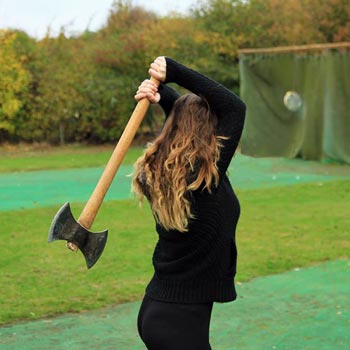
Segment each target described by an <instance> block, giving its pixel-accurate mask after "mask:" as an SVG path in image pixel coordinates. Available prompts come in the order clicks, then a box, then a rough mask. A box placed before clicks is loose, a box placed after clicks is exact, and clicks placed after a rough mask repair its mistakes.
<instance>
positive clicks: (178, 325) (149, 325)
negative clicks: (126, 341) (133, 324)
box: [137, 296, 213, 350]
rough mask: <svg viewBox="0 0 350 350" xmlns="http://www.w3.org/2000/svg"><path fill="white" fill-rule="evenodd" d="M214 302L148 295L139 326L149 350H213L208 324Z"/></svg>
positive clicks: (139, 319) (141, 335) (142, 307)
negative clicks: (186, 301)
mask: <svg viewBox="0 0 350 350" xmlns="http://www.w3.org/2000/svg"><path fill="white" fill-rule="evenodd" d="M212 308H213V303H203V304H178V303H167V302H161V301H156V300H153V299H150V298H149V297H147V296H145V297H144V299H143V302H142V304H141V308H140V312H139V315H138V320H137V326H138V331H139V334H140V337H141V339H142V340H143V342H144V343H145V345H146V346H147V349H148V350H211V347H210V344H209V323H210V317H211V311H212Z"/></svg>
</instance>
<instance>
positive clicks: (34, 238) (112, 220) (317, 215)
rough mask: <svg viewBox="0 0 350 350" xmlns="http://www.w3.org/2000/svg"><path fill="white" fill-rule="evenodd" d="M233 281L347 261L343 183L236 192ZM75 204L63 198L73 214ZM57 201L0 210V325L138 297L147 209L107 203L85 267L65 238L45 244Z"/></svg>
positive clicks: (149, 245)
mask: <svg viewBox="0 0 350 350" xmlns="http://www.w3.org/2000/svg"><path fill="white" fill-rule="evenodd" d="M237 195H238V197H239V199H240V202H241V207H242V213H241V218H240V221H239V224H238V227H237V245H238V250H239V258H238V261H239V263H238V275H237V282H243V281H247V280H250V279H252V278H254V277H256V276H262V275H268V274H274V273H278V272H282V271H285V270H288V269H292V268H294V267H304V266H309V265H312V264H314V263H316V262H320V261H325V260H331V259H336V258H339V257H349V251H350V240H349V235H350V220H349V213H350V201H349V198H350V181H349V180H344V181H329V182H324V183H305V184H299V185H293V186H284V187H275V188H270V189H258V190H241V191H237ZM82 206H83V205H82V204H75V203H73V204H72V209H73V213H74V215H75V216H76V217H77V216H78V214H79V213H80V211H81V209H82ZM56 212H57V207H56V206H55V207H50V208H41V209H30V210H22V211H8V212H0V222H1V239H2V243H1V245H0V270H1V274H0V286H1V293H0V305H1V307H0V324H6V323H11V322H15V321H18V320H21V319H36V318H40V317H43V316H49V315H55V314H58V313H65V312H79V311H82V310H88V309H96V308H100V307H102V306H108V305H114V304H117V303H121V302H125V301H132V300H137V299H140V298H141V296H142V295H143V292H144V288H145V286H146V283H147V281H148V280H149V279H150V277H151V275H152V265H151V256H152V252H153V248H154V245H155V243H156V239H157V237H156V234H155V232H154V222H153V218H152V215H151V213H150V211H149V209H148V207H147V206H145V207H144V208H139V207H138V204H137V203H136V201H133V200H120V201H107V202H105V203H104V204H103V206H102V207H101V210H100V212H99V215H98V217H97V219H96V221H95V223H94V227H93V228H92V230H94V231H99V230H103V229H106V228H108V229H109V238H108V242H107V246H106V248H105V251H104V253H103V255H102V257H101V258H100V260H99V261H98V262H97V264H96V265H95V266H94V267H93V268H92V269H91V270H87V269H86V266H85V262H84V259H83V257H82V255H81V253H72V252H70V251H68V250H67V249H66V248H65V242H63V241H57V242H54V243H51V244H48V243H47V231H48V229H49V226H50V223H51V220H52V218H53V216H54V215H55V214H56Z"/></svg>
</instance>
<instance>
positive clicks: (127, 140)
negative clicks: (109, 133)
mask: <svg viewBox="0 0 350 350" xmlns="http://www.w3.org/2000/svg"><path fill="white" fill-rule="evenodd" d="M151 80H152V81H153V82H155V83H156V84H157V86H158V85H159V82H158V81H157V80H155V79H153V78H151ZM149 104H150V102H149V100H148V99H147V98H144V99H142V100H140V101H139V102H138V103H137V105H136V107H135V109H134V111H133V113H132V115H131V117H130V119H129V121H128V124H127V125H126V127H125V129H124V131H123V133H122V135H121V137H120V139H119V141H118V144H117V146H116V147H115V149H114V151H113V153H112V155H111V157H110V159H109V161H108V163H107V165H106V167H105V169H104V171H103V173H102V175H101V177H100V179H99V181H98V183H97V185H96V187H95V189H94V191H93V193H92V195H91V196H90V198H89V200H88V201H87V203H86V205H85V207H84V209H83V211H82V212H81V214H80V217H79V219H78V222H79V223H80V224H81V225H82V226H83V227H85V228H86V229H90V227H91V226H92V224H93V222H94V220H95V217H96V215H97V212H98V210H99V208H100V206H101V204H102V202H103V199H104V197H105V195H106V193H107V191H108V189H109V187H110V185H111V183H112V181H113V179H114V177H115V174H116V173H117V171H118V169H119V166H120V164H121V163H122V161H123V159H124V156H125V154H126V152H127V150H128V149H129V147H130V145H131V143H132V141H133V139H134V137H135V134H136V132H137V130H138V128H139V126H140V124H141V122H142V120H143V118H144V116H145V114H146V112H147V109H148V107H149Z"/></svg>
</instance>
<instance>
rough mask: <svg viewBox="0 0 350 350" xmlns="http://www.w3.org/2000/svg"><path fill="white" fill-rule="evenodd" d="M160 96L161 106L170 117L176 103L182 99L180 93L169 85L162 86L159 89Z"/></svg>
mask: <svg viewBox="0 0 350 350" xmlns="http://www.w3.org/2000/svg"><path fill="white" fill-rule="evenodd" d="M158 92H159V94H160V101H159V105H160V106H161V107H162V108H163V110H164V113H165V116H166V117H168V116H169V114H170V112H171V109H172V108H173V105H174V102H175V101H176V100H177V99H178V98H179V97H180V95H179V93H178V92H177V91H176V90H174V89H173V88H171V87H170V86H168V85H165V84H160V85H159V88H158Z"/></svg>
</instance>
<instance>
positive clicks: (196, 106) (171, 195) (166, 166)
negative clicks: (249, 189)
mask: <svg viewBox="0 0 350 350" xmlns="http://www.w3.org/2000/svg"><path fill="white" fill-rule="evenodd" d="M216 125H217V117H216V116H215V114H214V113H212V112H211V111H210V108H209V105H208V104H207V102H206V101H205V100H204V99H203V98H201V97H199V96H197V95H195V94H192V93H189V94H185V95H183V96H181V97H180V98H178V99H177V100H176V102H175V103H174V106H173V109H172V111H171V113H170V115H169V117H168V119H167V120H166V122H165V124H164V127H163V129H162V131H161V133H160V134H159V136H158V137H157V138H156V139H155V140H154V142H153V143H152V144H149V145H148V147H147V148H146V150H145V152H144V154H143V155H142V156H141V157H140V158H139V159H138V160H137V161H136V163H135V168H134V179H133V183H132V191H133V192H134V193H135V194H136V195H137V197H138V199H139V201H140V202H142V200H143V197H144V196H146V197H147V199H148V200H149V202H150V205H151V209H152V211H153V214H154V217H155V219H156V221H157V222H158V223H159V224H160V225H161V226H163V227H164V228H165V229H167V230H178V231H180V232H186V231H188V228H187V227H188V222H189V220H190V219H193V218H194V216H193V214H192V212H191V191H194V190H197V189H199V188H201V190H205V189H206V190H208V191H209V192H211V191H212V186H213V185H215V186H217V185H218V182H219V173H218V169H217V166H216V162H217V160H218V158H219V154H220V146H221V144H220V139H222V138H220V137H218V136H217V135H216V134H215V128H216Z"/></svg>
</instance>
